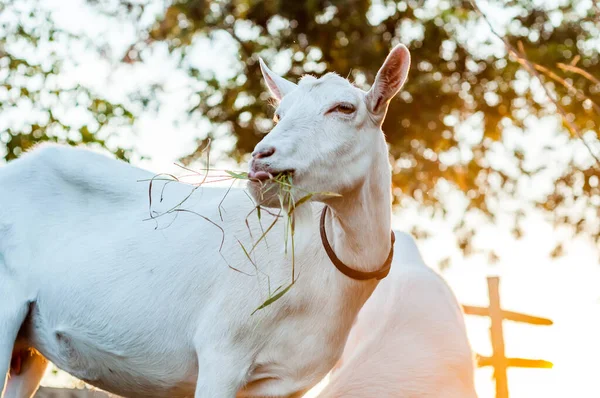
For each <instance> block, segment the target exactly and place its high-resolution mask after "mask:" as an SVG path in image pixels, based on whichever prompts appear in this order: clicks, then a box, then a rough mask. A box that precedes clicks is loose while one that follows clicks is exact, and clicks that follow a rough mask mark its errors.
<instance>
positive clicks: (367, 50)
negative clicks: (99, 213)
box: [96, 0, 600, 259]
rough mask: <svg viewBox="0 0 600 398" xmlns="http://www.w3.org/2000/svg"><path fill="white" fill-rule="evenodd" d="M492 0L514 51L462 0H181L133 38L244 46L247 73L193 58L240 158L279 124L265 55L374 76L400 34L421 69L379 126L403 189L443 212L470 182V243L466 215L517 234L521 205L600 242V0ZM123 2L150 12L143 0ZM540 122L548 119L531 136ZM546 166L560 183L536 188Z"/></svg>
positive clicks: (399, 194)
mask: <svg viewBox="0 0 600 398" xmlns="http://www.w3.org/2000/svg"><path fill="white" fill-rule="evenodd" d="M96 3H99V4H102V1H100V0H96ZM484 3H485V5H487V7H486V9H487V10H488V12H490V13H493V16H494V20H495V21H503V20H504V21H508V23H505V24H503V25H501V26H499V27H497V28H498V29H500V30H501V33H500V34H499V36H504V39H505V40H506V44H507V45H508V46H512V47H513V48H515V49H518V51H517V52H518V54H515V53H512V54H510V56H509V54H508V51H507V49H506V48H505V47H504V46H499V45H498V43H500V40H498V37H494V36H493V35H492V34H491V31H490V29H489V28H488V26H487V25H486V22H487V21H486V19H485V15H484V14H483V13H481V12H480V11H479V10H478V8H477V7H476V4H474V3H472V2H470V1H463V0H430V1H417V0H405V1H389V0H388V1H386V0H382V1H371V0H307V1H298V0H277V1H275V0H267V1H259V0H221V1H212V2H211V1H206V0H178V1H173V2H172V3H170V4H169V5H168V6H167V7H166V8H165V11H164V14H162V15H160V16H159V17H158V20H157V22H156V23H155V25H154V26H152V27H151V29H149V30H148V31H147V32H145V34H144V35H143V37H141V38H140V42H138V43H136V44H135V46H133V47H132V48H135V49H136V52H135V54H137V55H138V56H139V54H141V52H140V51H139V50H140V49H142V48H144V47H147V46H152V45H153V44H154V43H156V42H166V43H167V44H168V46H169V48H170V49H171V51H173V52H176V53H177V54H178V55H179V56H180V57H181V59H182V63H183V64H185V62H184V61H185V60H186V57H187V53H186V51H185V49H186V48H187V47H188V46H190V45H191V44H192V43H194V40H195V39H196V38H198V37H206V38H213V37H216V36H217V35H220V34H224V33H226V34H227V35H228V36H229V37H230V38H231V40H233V41H234V42H235V43H236V44H237V47H238V49H239V54H237V55H238V62H239V70H240V73H239V75H237V76H235V77H233V78H231V79H230V80H229V81H227V82H226V83H225V84H223V82H221V81H219V80H218V79H216V78H215V77H214V74H211V73H210V72H206V71H201V70H198V69H195V68H193V67H190V68H189V74H190V75H191V76H193V77H195V78H197V79H201V80H203V81H205V82H206V84H207V85H206V88H205V89H203V90H202V91H200V92H198V93H197V96H196V97H195V98H196V103H195V104H194V106H193V108H192V109H191V110H190V111H191V112H199V113H201V114H203V115H205V117H206V118H208V120H210V122H211V123H212V124H213V125H214V126H225V127H226V129H227V131H228V133H229V134H231V135H232V136H234V137H235V139H236V145H235V147H234V148H232V151H231V155H232V156H234V157H235V158H238V159H239V158H241V157H242V156H243V155H244V154H247V153H248V152H250V151H251V150H252V148H253V147H254V145H255V144H256V143H257V142H258V141H259V140H260V139H261V136H262V135H263V134H265V133H266V132H268V130H269V129H270V128H271V127H272V124H271V122H270V120H271V117H272V112H273V110H272V109H271V107H270V106H269V105H268V103H267V101H265V99H267V98H268V94H267V93H266V92H265V88H264V85H263V84H262V81H261V78H260V73H259V68H258V63H257V57H258V56H259V55H260V56H262V57H264V58H266V59H267V60H271V61H274V60H275V59H278V60H280V61H281V60H283V62H284V63H285V64H287V66H288V67H289V71H288V72H287V74H286V75H287V77H288V78H291V79H292V80H296V79H297V78H299V77H300V76H301V75H302V74H304V73H311V74H315V75H320V74H322V73H324V72H325V71H336V72H338V73H340V74H341V75H343V76H349V78H350V79H352V80H353V81H354V82H355V84H357V85H358V86H360V87H363V88H368V85H367V83H368V82H372V81H373V78H374V74H375V73H376V72H377V70H378V68H379V66H380V65H381V62H382V61H383V59H384V58H385V56H386V55H387V52H388V51H389V49H390V48H391V47H392V46H393V45H394V44H396V43H398V42H403V43H405V44H407V45H408V46H409V47H410V50H411V53H412V57H413V64H412V72H411V74H410V77H409V81H408V83H407V84H406V86H405V88H404V90H403V92H402V93H401V95H399V96H398V97H397V98H396V99H394V100H393V101H392V103H391V105H390V109H389V112H388V116H387V119H386V122H385V125H384V127H383V129H384V131H385V133H386V136H387V138H388V141H389V143H390V149H391V156H392V164H393V167H394V177H393V184H394V187H395V190H394V192H395V195H396V199H398V200H401V199H402V198H406V197H410V198H413V199H414V200H415V201H416V202H417V203H419V204H420V205H422V206H423V207H425V208H427V209H432V210H433V214H441V215H442V216H444V215H445V214H446V211H447V209H448V206H451V202H449V201H448V199H447V198H448V197H449V196H450V195H449V191H451V190H453V189H456V190H458V191H460V192H462V193H463V198H465V199H466V201H467V205H466V210H465V217H464V218H462V219H460V220H457V221H456V222H455V223H454V226H455V232H457V233H458V234H457V236H458V244H459V247H460V248H461V249H462V250H463V251H464V252H466V253H470V252H471V251H472V246H471V241H472V237H473V236H474V232H473V227H474V225H475V224H474V223H472V222H468V221H469V220H470V219H473V218H479V219H481V217H477V215H483V216H484V219H485V220H487V221H494V220H495V218H496V215H497V214H499V213H504V214H506V213H508V214H511V215H512V217H513V219H514V225H513V234H514V235H515V236H516V237H519V236H520V235H521V234H522V232H521V225H520V220H521V218H522V217H523V215H524V214H525V211H526V210H527V205H521V203H526V204H529V205H534V206H537V207H539V208H542V209H545V210H547V214H548V216H549V217H550V218H551V219H552V220H553V221H554V222H555V224H556V225H569V226H573V232H575V233H583V232H586V233H588V234H590V235H591V236H592V237H593V238H594V239H595V240H596V242H597V243H600V222H599V221H600V220H599V216H600V210H599V206H598V205H600V187H599V180H598V177H599V165H600V164H599V163H598V162H597V160H596V159H597V157H598V156H600V145H599V143H598V127H599V126H600V107H599V106H598V103H599V101H600V80H599V79H598V78H597V76H600V63H599V58H598V57H599V49H600V40H599V37H600V29H599V28H600V20H599V15H600V14H599V13H598V7H597V5H595V4H592V3H590V2H589V1H585V0H581V1H579V0H570V1H568V0H565V1H560V2H545V1H530V0H511V1H504V0H503V1H499V0H490V1H486V2H484ZM550 3H554V4H550ZM121 4H122V5H123V6H125V7H126V9H127V11H128V12H135V10H137V12H142V11H143V6H139V5H138V6H136V5H135V4H139V3H133V2H129V1H122V3H121ZM140 7H142V8H141V9H140ZM182 49H183V51H182ZM127 60H128V62H135V61H136V60H137V61H140V60H141V61H143V59H140V58H137V59H136V58H135V57H133V58H132V57H129V55H128V56H127ZM529 66H532V67H533V70H531V68H529ZM540 83H543V86H542V85H541V84H540ZM542 88H545V89H546V90H547V93H546V92H544V90H542ZM546 94H550V96H551V97H552V100H549V98H548V96H547V95H546ZM557 113H559V114H560V113H564V116H565V118H564V119H563V120H562V121H561V120H557V118H556V115H557ZM547 119H550V122H549V121H548V120H547ZM552 121H554V123H556V122H558V124H557V125H556V126H554V125H553V124H552V123H551V122H552ZM561 122H562V123H563V125H561ZM536 125H538V128H539V125H547V126H549V127H548V128H549V129H553V131H549V132H548V134H546V135H545V136H543V137H538V140H537V141H536V140H535V139H534V138H528V136H531V135H532V134H531V133H530V130H532V129H533V128H535V127H536ZM567 127H568V128H569V129H567ZM204 138H206V137H201V139H204ZM584 139H585V141H583V140H584ZM584 142H585V143H586V145H587V149H588V150H587V151H586V150H584V149H585V147H584V145H582V143H584ZM199 147H202V145H199ZM196 157H197V156H196V153H192V154H191V155H190V156H188V157H186V158H185V159H184V160H185V161H187V162H190V161H192V160H194V159H195V158H196ZM595 158H596V159H595ZM540 176H542V177H545V178H549V179H550V180H551V181H553V182H554V183H553V184H546V185H545V186H540V185H537V186H538V187H539V188H538V189H539V191H540V192H531V189H532V187H535V186H536V184H535V183H536V181H537V179H538V177H540ZM515 199H520V200H519V201H517V200H515ZM522 199H527V200H526V201H523V200H522ZM471 215H472V216H473V217H470V216H471ZM415 232H416V233H422V232H421V231H415ZM493 258H496V256H495V254H493V253H492V254H491V255H490V259H493Z"/></svg>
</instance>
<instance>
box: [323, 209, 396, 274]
mask: <svg viewBox="0 0 600 398" xmlns="http://www.w3.org/2000/svg"><path fill="white" fill-rule="evenodd" d="M326 214H327V206H325V207H324V208H323V211H322V212H321V242H322V243H323V248H324V249H325V253H327V256H328V257H329V259H330V260H331V262H332V263H333V265H335V267H336V268H337V269H338V270H339V271H340V272H341V273H342V274H344V275H346V276H347V277H348V278H352V279H355V280H357V281H366V280H369V279H377V280H381V279H383V278H385V277H386V276H387V275H388V274H389V273H390V269H391V267H392V259H393V258H394V242H395V241H396V236H395V235H394V231H392V248H391V249H390V254H389V255H388V258H387V260H385V263H383V265H382V266H381V268H380V269H379V270H377V271H372V272H363V271H357V270H355V269H352V268H350V267H348V266H347V265H346V264H344V263H343V262H342V261H341V260H340V259H339V258H338V257H337V256H336V255H335V253H334V251H333V249H332V248H331V245H330V244H329V241H328V240H327V232H326V231H325V216H326Z"/></svg>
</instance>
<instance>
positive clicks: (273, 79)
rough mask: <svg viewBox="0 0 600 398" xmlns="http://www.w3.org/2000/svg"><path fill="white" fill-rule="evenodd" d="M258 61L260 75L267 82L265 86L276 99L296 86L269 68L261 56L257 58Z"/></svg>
mask: <svg viewBox="0 0 600 398" xmlns="http://www.w3.org/2000/svg"><path fill="white" fill-rule="evenodd" d="M258 61H259V63H260V70H261V72H262V75H263V77H264V78H265V82H266V83H267V87H269V91H270V92H271V95H273V97H274V98H275V99H276V100H277V101H281V99H282V98H283V97H284V96H285V95H286V94H288V93H289V92H290V91H293V90H294V89H295V88H296V87H297V86H296V84H294V83H292V82H291V81H289V80H286V79H284V78H283V77H281V76H279V75H277V74H276V73H274V72H273V71H272V70H271V69H269V67H268V66H267V65H266V64H265V61H263V59H262V58H259V59H258Z"/></svg>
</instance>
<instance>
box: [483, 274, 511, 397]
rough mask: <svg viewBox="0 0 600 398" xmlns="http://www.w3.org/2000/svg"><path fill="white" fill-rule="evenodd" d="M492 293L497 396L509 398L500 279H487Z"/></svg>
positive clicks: (491, 335) (491, 331) (492, 335)
mask: <svg viewBox="0 0 600 398" xmlns="http://www.w3.org/2000/svg"><path fill="white" fill-rule="evenodd" d="M487 282H488V289H489V294H490V318H491V320H492V326H491V327H490V337H491V339H492V350H493V354H492V361H493V362H494V378H495V379H496V398H508V378H507V374H506V368H507V367H508V366H507V363H506V355H505V353H504V329H503V328H502V306H501V305H500V280H499V278H498V277H490V278H488V280H487Z"/></svg>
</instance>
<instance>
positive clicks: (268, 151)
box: [252, 147, 275, 159]
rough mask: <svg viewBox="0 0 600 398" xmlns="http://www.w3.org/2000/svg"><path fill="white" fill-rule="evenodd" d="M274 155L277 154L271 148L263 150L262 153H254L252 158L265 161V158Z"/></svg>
mask: <svg viewBox="0 0 600 398" xmlns="http://www.w3.org/2000/svg"><path fill="white" fill-rule="evenodd" d="M274 153H275V148H273V147H269V148H265V149H261V150H260V151H254V152H252V157H253V158H254V159H263V158H268V157H269V156H271V155H272V154H274Z"/></svg>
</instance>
